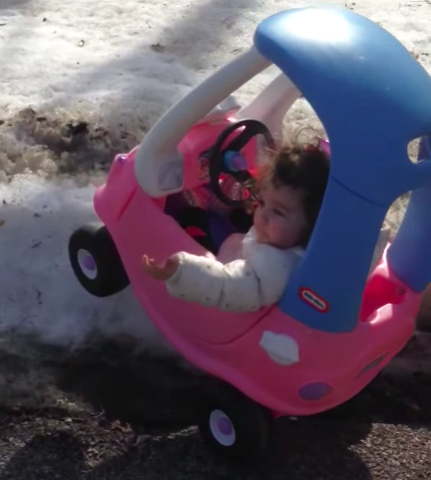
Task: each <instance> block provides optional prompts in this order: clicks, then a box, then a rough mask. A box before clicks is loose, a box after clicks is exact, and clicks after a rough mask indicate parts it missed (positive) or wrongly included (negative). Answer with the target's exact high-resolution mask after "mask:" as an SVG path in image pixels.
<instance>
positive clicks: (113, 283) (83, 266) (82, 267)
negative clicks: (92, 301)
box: [69, 224, 130, 297]
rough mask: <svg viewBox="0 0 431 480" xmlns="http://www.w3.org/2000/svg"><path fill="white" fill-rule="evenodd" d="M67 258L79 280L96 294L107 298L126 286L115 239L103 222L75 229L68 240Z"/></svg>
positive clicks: (86, 288) (126, 278)
mask: <svg viewBox="0 0 431 480" xmlns="http://www.w3.org/2000/svg"><path fill="white" fill-rule="evenodd" d="M69 259H70V263H71V265H72V269H73V271H74V273H75V275H76V278H77V279H78V280H79V283H80V284H81V285H82V286H83V287H84V288H85V290H87V292H89V293H91V294H92V295H95V296H96V297H107V296H110V295H114V294H115V293H118V292H120V291H121V290H124V289H125V288H126V287H127V286H128V285H129V283H130V282H129V279H128V277H127V273H126V271H125V270H124V267H123V263H122V261H121V258H120V255H119V253H118V251H117V247H116V246H115V243H114V241H113V240H112V237H111V235H110V234H109V232H108V230H107V228H106V227H105V226H104V225H103V224H88V225H84V226H83V227H80V228H78V229H77V230H75V232H73V234H72V235H71V237H70V239H69Z"/></svg>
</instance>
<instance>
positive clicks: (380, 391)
mask: <svg viewBox="0 0 431 480" xmlns="http://www.w3.org/2000/svg"><path fill="white" fill-rule="evenodd" d="M34 358H36V356H35V357H34ZM37 358H39V359H42V358H44V359H43V360H39V361H29V360H28V359H24V358H22V357H18V356H14V355H5V354H4V355H3V356H2V358H0V369H1V370H3V371H4V369H8V370H9V371H11V372H12V373H13V377H14V380H12V381H11V383H10V386H11V391H13V386H14V385H17V384H21V385H27V386H28V387H30V386H31V385H32V386H33V388H30V391H28V392H27V395H25V394H24V393H25V392H24V390H23V389H22V388H21V390H20V391H16V392H15V394H16V395H15V397H14V398H13V397H12V396H10V397H9V398H7V397H5V396H4V395H3V396H4V397H5V398H3V401H2V402H0V403H2V406H1V408H0V480H33V479H34V480H36V479H37V480H40V479H42V478H53V479H54V478H60V477H62V478H63V479H65V480H68V479H70V480H72V479H88V480H99V479H100V480H102V479H103V480H123V479H124V480H133V479H134V478H136V479H138V478H140V479H142V478H144V479H147V480H160V479H171V478H178V479H184V480H185V479H187V480H202V479H203V478H211V479H213V480H217V479H228V480H230V479H232V480H239V479H244V480H245V479H262V480H277V479H280V480H281V479H286V478H289V480H303V479H305V478H306V479H308V480H346V479H350V480H356V479H357V480H365V479H376V480H384V479H385V480H386V479H387V480H389V479H391V480H393V479H397V480H398V479H428V478H431V458H430V455H429V452H430V447H431V433H430V431H429V427H430V425H431V409H430V408H429V405H430V399H431V383H430V380H431V378H430V377H428V376H426V375H423V374H416V375H410V376H404V377H392V376H391V375H388V374H386V375H383V376H380V377H378V378H377V379H376V380H375V381H374V382H373V383H372V384H371V385H370V386H369V387H368V388H367V389H365V390H364V391H363V392H362V393H361V394H360V395H358V396H357V397H356V398H354V399H353V400H352V401H350V402H348V403H346V404H345V405H343V406H341V407H339V408H337V409H334V410H332V411H331V412H327V413H325V414H322V415H317V416H314V417H309V418H301V419H288V418H286V419H282V420H280V421H279V422H278V425H277V434H276V437H277V439H276V445H275V448H274V451H273V452H272V453H271V455H270V457H269V458H267V459H266V460H265V461H264V462H263V463H262V464H260V465H252V464H250V465H249V466H247V467H241V468H238V467H235V468H232V467H229V466H227V465H223V464H221V463H220V462H218V461H216V460H215V458H213V457H212V456H211V455H210V454H209V453H208V451H207V450H206V448H205V446H204V445H203V443H202V441H201V439H200V437H199V435H198V434H197V432H196V428H195V426H194V425H195V420H196V419H195V412H196V406H197V403H198V402H199V398H200V394H201V392H202V389H203V387H204V385H205V383H206V382H208V381H209V380H207V379H205V378H203V377H201V376H199V375H195V374H192V373H188V372H186V371H184V370H183V369H179V368H178V367H177V366H176V365H175V364H174V363H173V362H171V361H170V360H160V359H152V358H149V357H145V356H141V357H140V358H135V359H133V360H132V359H131V358H130V356H128V353H127V349H124V350H122V349H121V348H118V347H116V346H113V345H104V346H103V347H100V348H99V349H97V350H94V349H93V350H88V351H82V352H80V353H75V354H74V355H73V356H70V355H69V354H64V356H62V355H61V352H59V351H56V352H53V351H51V352H46V355H42V354H39V355H38V356H37ZM36 378H37V379H38V383H35V379H36ZM43 379H44V380H43ZM32 382H33V383H32Z"/></svg>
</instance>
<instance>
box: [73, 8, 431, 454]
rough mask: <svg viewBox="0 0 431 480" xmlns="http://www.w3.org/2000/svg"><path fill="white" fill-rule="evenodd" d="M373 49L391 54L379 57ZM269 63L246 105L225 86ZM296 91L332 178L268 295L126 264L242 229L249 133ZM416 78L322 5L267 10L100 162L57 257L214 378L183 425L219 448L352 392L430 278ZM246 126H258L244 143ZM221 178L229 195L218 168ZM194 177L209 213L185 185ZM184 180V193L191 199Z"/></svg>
mask: <svg viewBox="0 0 431 480" xmlns="http://www.w3.org/2000/svg"><path fill="white" fill-rule="evenodd" d="M389 59H390V60H389ZM271 63H273V64H275V65H277V66H278V67H279V68H280V70H281V72H280V74H279V75H278V77H277V78H276V79H275V80H274V81H273V82H272V83H271V84H270V85H268V86H267V87H266V88H265V89H264V90H263V91H262V92H261V93H260V94H259V95H258V96H257V97H256V98H255V99H254V101H253V102H251V103H250V104H249V105H246V106H245V107H241V106H239V105H232V104H231V105H229V102H230V100H231V98H230V94H231V93H233V92H234V91H235V90H236V89H238V88H239V87H240V86H241V85H242V84H244V83H245V82H247V81H248V80H249V79H250V78H252V77H253V76H254V75H256V74H258V73H259V72H261V71H262V70H264V69H265V68H267V67H268V66H269V65H270V64H271ZM301 95H303V96H304V97H305V98H306V99H308V101H309V102H310V103H311V105H312V106H313V107H314V109H315V111H316V113H317V114H318V115H319V117H320V119H321V120H322V123H323V124H324V125H325V127H326V130H327V132H328V135H329V138H330V141H331V158H330V161H331V175H330V180H329V183H328V188H327V191H326V195H325V199H324V203H323V206H322V210H321V213H320V216H319V219H318V222H317V225H316V227H315V230H314V232H313V237H312V239H311V242H310V243H309V246H308V247H307V252H306V254H305V257H304V259H303V260H302V263H301V264H300V266H299V267H298V269H297V271H296V272H295V274H294V275H293V278H292V279H291V281H290V282H289V284H288V285H287V287H286V291H285V294H284V296H283V298H282V299H281V301H280V302H279V303H278V304H277V305H274V306H272V307H271V308H266V309H262V310H260V311H257V312H254V313H242V314H233V313H226V312H220V311H218V310H216V309H206V308H204V307H202V306H200V305H196V304H191V303H187V302H183V301H180V300H177V299H175V298H172V297H170V296H169V295H168V293H167V291H166V288H165V286H164V284H163V283H160V282H155V281H153V280H151V279H149V278H147V277H146V276H145V275H144V274H143V273H142V270H141V258H142V255H143V254H144V253H147V254H149V255H150V256H152V257H154V258H156V260H160V261H161V260H163V259H164V258H166V257H167V256H169V255H171V254H173V253H175V252H177V251H180V250H185V251H188V252H191V253H194V254H196V255H205V254H206V253H207V249H211V250H212V251H213V252H217V249H218V247H219V246H220V244H221V242H222V241H223V240H224V238H226V236H227V235H229V234H230V233H231V232H233V231H246V230H247V228H248V227H249V225H250V218H249V216H248V214H247V212H246V210H245V205H246V203H247V201H248V200H247V198H246V196H245V195H243V194H244V192H246V191H247V189H246V186H249V185H250V182H251V183H252V181H253V171H254V167H255V166H256V164H257V163H258V158H259V152H260V142H259V141H258V136H259V135H263V138H264V139H266V142H269V143H270V144H272V143H273V140H272V135H271V133H270V132H272V133H273V134H277V135H278V134H279V132H280V130H281V124H282V119H283V117H284V115H285V113H286V111H287V110H288V109H289V108H290V107H291V106H292V104H293V103H294V102H295V101H296V100H297V99H298V98H299V97H300V96H301ZM430 130H431V79H430V77H429V76H428V74H427V73H426V72H425V71H424V70H423V68H422V67H421V66H420V65H419V64H418V63H417V62H416V61H415V60H414V59H413V58H412V57H411V55H410V54H409V53H408V51H407V50H406V49H405V48H404V47H403V46H402V45H401V44H400V43H399V42H398V41H397V40H396V39H395V38H394V37H392V36H391V35H390V34H389V33H387V32H386V31H385V30H383V29H382V28H381V27H379V26H378V25H376V24H374V23H373V22H371V21H369V20H367V19H366V18H364V17H362V16H360V15H358V14H356V13H354V12H352V11H350V10H345V9H339V8H304V9H294V10H290V11H285V12H281V13H279V14H277V15H274V16H272V17H269V18H268V19H266V20H264V21H263V22H262V23H261V24H260V25H259V26H258V28H257V31H256V33H255V37H254V45H253V46H252V47H251V48H250V49H249V50H248V51H247V52H246V53H244V54H242V55H241V56H239V57H238V58H235V59H234V60H233V61H231V62H230V63H229V64H227V65H226V66H224V67H223V68H222V69H220V70H219V71H217V72H216V73H215V74H213V75H212V76H210V77H209V78H208V79H207V80H205V81H204V82H203V83H202V84H200V85H199V86H197V87H196V88H195V89H194V90H193V91H191V92H190V93H189V94H188V95H187V96H186V97H185V98H183V99H182V100H181V101H179V102H178V103H177V104H176V105H175V106H174V107H173V108H171V109H170V110H169V111H168V112H167V113H166V114H165V115H164V116H163V117H162V118H161V119H160V120H159V122H158V123H157V124H156V125H155V126H154V128H153V129H152V130H151V131H150V132H149V133H148V135H147V136H146V138H145V139H144V141H143V142H142V144H141V145H140V146H139V147H137V148H135V149H134V150H132V151H131V152H130V153H128V154H124V155H118V156H116V158H115V159H114V161H113V163H112V166H111V169H110V172H109V176H108V178H107V181H106V184H105V185H103V186H102V187H100V188H98V190H97V192H96V194H95V198H94V206H95V210H96V212H97V214H98V216H99V217H100V219H101V222H102V223H101V224H100V225H96V226H93V225H90V226H85V227H83V228H80V229H79V230H77V231H76V232H74V233H73V235H72V236H71V238H70V243H69V254H70V260H71V264H72V267H73V269H74V272H75V274H76V276H77V278H78V280H79V281H80V282H81V284H82V285H83V287H84V288H85V289H86V290H87V291H88V292H90V293H92V294H93V295H97V296H100V297H103V296H107V295H113V294H115V293H117V292H119V291H120V290H122V289H124V288H125V287H126V286H127V285H129V282H130V284H131V286H132V288H133V290H134V292H135V294H136V296H137V297H138V299H139V300H140V302H141V304H142V306H143V308H144V309H145V310H146V312H147V313H148V315H149V317H150V318H151V319H152V321H153V322H154V323H155V324H156V325H157V326H158V327H159V329H160V330H161V331H162V333H163V334H164V335H165V336H166V338H167V339H168V340H169V342H170V343H171V344H172V345H173V346H174V347H175V348H176V349H177V350H178V351H179V352H180V353H181V354H182V355H183V356H184V357H185V358H186V359H188V360H189V361H190V362H191V363H193V364H194V365H196V366H197V367H199V368H200V369H202V370H204V371H205V372H207V373H208V374H210V375H212V376H214V377H217V378H218V379H220V380H221V384H222V387H220V390H219V391H217V392H212V394H211V395H209V396H208V401H207V402H206V403H205V405H204V406H203V408H202V412H201V417H200V424H199V427H200V431H201V433H202V435H203V437H204V438H205V440H206V441H207V442H208V443H209V445H211V446H212V447H213V448H214V449H215V450H216V451H217V452H218V453H220V454H222V455H224V456H225V457H228V458H232V457H235V458H252V457H254V456H258V455H259V454H261V453H263V452H264V451H265V449H266V448H267V446H268V444H269V440H270V432H271V424H272V421H273V420H274V418H276V417H280V416H283V415H292V416H299V415H312V414H316V413H319V412H323V411H325V410H328V409H331V408H333V407H335V406H337V405H340V404H341V403H343V402H345V401H346V400H348V399H350V398H351V397H353V396H354V395H356V394H357V393H358V392H359V391H361V390H362V389H363V388H364V387H365V386H366V385H367V384H368V383H369V382H370V381H371V380H372V379H373V378H374V377H375V376H376V375H377V374H378V372H380V370H381V369H382V368H383V367H384V366H385V365H387V364H388V362H390V361H391V359H392V358H393V357H394V355H396V354H397V353H398V352H399V351H400V350H401V349H402V348H403V347H404V345H405V344H406V342H407V341H408V339H409V338H410V336H411V334H412V332H413V330H414V326H415V316H416V314H417V311H418V308H419V303H420V292H421V291H422V290H423V289H424V288H425V286H426V285H427V283H428V282H430V281H431V254H430V253H429V252H430V249H429V244H430V240H431V222H430V221H429V213H428V210H427V209H428V205H429V204H430V202H431V168H430V165H431V162H428V161H419V162H418V163H417V164H414V163H412V162H410V160H409V158H408V156H407V153H406V152H407V150H406V149H407V144H408V142H409V141H410V140H412V139H413V138H415V137H417V136H418V135H424V137H423V139H422V144H421V146H422V149H421V156H420V158H419V160H426V159H428V158H429V156H430V154H429V152H427V148H428V137H427V136H426V134H427V133H428V132H430ZM260 138H261V137H259V139H260ZM226 178H233V179H234V180H235V182H236V183H237V184H238V186H239V187H238V188H239V190H238V191H239V194H238V195H237V197H236V198H235V199H233V198H231V197H228V196H227V194H226V193H225V191H224V190H223V189H222V187H221V183H220V180H223V181H224V180H226ZM202 188H208V189H211V191H212V192H213V193H214V194H215V195H216V196H217V198H218V199H219V201H220V202H221V204H223V205H224V206H225V207H226V213H225V214H221V213H219V212H218V213H215V212H214V211H212V210H211V211H207V212H203V217H202V215H201V217H202V218H200V219H198V218H197V216H194V215H195V214H196V215H197V211H198V210H199V211H200V212H201V214H202V210H201V209H194V207H193V206H191V204H193V202H192V201H191V200H190V199H193V198H198V195H197V193H198V192H201V191H202ZM406 191H413V193H412V196H411V200H410V204H409V208H408V211H407V214H406V217H405V220H404V223H403V225H402V227H401V229H400V231H399V233H398V235H397V237H396V239H395V240H394V242H393V244H392V245H390V246H388V247H387V248H386V250H385V253H384V255H383V257H382V259H381V260H380V262H379V263H378V265H377V267H376V268H375V269H374V271H373V272H372V273H371V275H369V267H370V263H371V258H372V255H373V251H374V248H375V245H376V241H377V237H378V234H379V230H380V227H381V225H382V222H383V220H384V217H385V215H386V213H387V210H388V208H389V206H390V205H391V204H392V202H393V201H394V200H395V199H396V198H397V197H398V196H400V195H401V194H402V193H404V192H406ZM195 194H196V195H195Z"/></svg>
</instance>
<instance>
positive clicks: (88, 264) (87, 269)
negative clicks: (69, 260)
mask: <svg viewBox="0 0 431 480" xmlns="http://www.w3.org/2000/svg"><path fill="white" fill-rule="evenodd" d="M77 257H78V258H77V259H78V264H79V268H80V269H81V271H82V273H83V274H84V275H85V276H86V277H87V278H89V279H90V280H94V279H95V278H96V277H97V265H96V261H95V260H94V257H93V255H91V253H90V252H89V251H88V250H85V249H83V248H81V249H80V250H78V255H77Z"/></svg>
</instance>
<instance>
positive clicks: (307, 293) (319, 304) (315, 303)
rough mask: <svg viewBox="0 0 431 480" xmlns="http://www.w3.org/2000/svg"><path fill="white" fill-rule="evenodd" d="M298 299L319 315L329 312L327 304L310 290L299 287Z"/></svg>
mask: <svg viewBox="0 0 431 480" xmlns="http://www.w3.org/2000/svg"><path fill="white" fill-rule="evenodd" d="M298 294H299V298H300V299H301V300H302V301H303V302H305V303H306V304H308V305H310V307H312V308H314V309H315V310H317V311H318V312H320V313H326V312H328V311H329V303H328V302H327V301H326V300H325V299H324V298H323V297H321V296H320V295H317V293H316V292H313V290H311V289H310V288H306V287H301V288H300V289H299V291H298Z"/></svg>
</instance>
